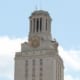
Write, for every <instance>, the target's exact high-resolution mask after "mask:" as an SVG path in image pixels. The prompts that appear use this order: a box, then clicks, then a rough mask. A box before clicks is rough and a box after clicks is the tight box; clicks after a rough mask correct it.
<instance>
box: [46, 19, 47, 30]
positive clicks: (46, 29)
mask: <svg viewBox="0 0 80 80" xmlns="http://www.w3.org/2000/svg"><path fill="white" fill-rule="evenodd" d="M46 31H47V19H46Z"/></svg>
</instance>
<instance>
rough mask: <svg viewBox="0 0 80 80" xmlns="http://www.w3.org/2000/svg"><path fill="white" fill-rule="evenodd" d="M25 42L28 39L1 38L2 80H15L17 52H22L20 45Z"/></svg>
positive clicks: (0, 69) (0, 64)
mask: <svg viewBox="0 0 80 80" xmlns="http://www.w3.org/2000/svg"><path fill="white" fill-rule="evenodd" d="M25 40H27V39H26V38H24V39H19V38H18V39H11V38H9V37H0V79H3V78H6V80H7V79H8V80H13V77H14V55H15V52H17V51H20V49H21V46H20V44H21V43H22V42H24V41H25Z"/></svg>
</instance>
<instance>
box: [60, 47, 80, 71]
mask: <svg viewBox="0 0 80 80" xmlns="http://www.w3.org/2000/svg"><path fill="white" fill-rule="evenodd" d="M59 54H60V55H61V57H62V58H63V60H64V64H65V67H66V68H69V69H72V70H78V71H80V50H68V51H66V50H64V49H63V48H62V47H59Z"/></svg>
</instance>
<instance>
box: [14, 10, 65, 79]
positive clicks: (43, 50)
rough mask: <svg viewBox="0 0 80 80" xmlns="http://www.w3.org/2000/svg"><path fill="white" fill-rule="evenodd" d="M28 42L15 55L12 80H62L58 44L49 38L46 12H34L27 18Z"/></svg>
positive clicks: (49, 32)
mask: <svg viewBox="0 0 80 80" xmlns="http://www.w3.org/2000/svg"><path fill="white" fill-rule="evenodd" d="M29 21H30V31H29V36H28V42H24V43H22V44H21V52H16V55H15V73H14V80H64V65H63V60H62V59H61V57H60V56H59V54H58V42H57V41H56V40H55V39H54V40H52V36H51V21H52V19H51V17H50V15H49V13H48V12H47V11H43V10H37V11H34V12H33V13H32V14H31V16H30V17H29Z"/></svg>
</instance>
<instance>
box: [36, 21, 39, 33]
mask: <svg viewBox="0 0 80 80" xmlns="http://www.w3.org/2000/svg"><path fill="white" fill-rule="evenodd" d="M36 31H37V32H38V31H39V19H37V27H36Z"/></svg>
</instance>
